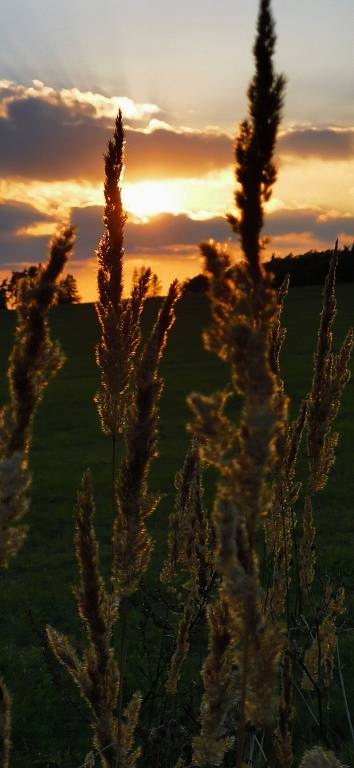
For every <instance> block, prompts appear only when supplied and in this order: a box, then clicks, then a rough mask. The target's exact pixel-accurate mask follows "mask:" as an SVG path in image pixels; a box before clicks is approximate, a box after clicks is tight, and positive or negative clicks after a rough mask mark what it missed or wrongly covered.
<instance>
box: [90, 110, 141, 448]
mask: <svg viewBox="0 0 354 768" xmlns="http://www.w3.org/2000/svg"><path fill="white" fill-rule="evenodd" d="M124 141H125V140H124V127H123V119H122V113H121V111H120V110H119V112H118V115H117V119H116V125H115V131H114V135H113V139H112V140H110V141H109V142H108V148H107V153H106V155H105V185H104V197H105V209H104V226H105V233H104V235H103V237H102V239H101V241H100V243H99V246H98V250H97V261H98V273H97V287H98V302H97V305H96V309H97V317H98V322H99V327H100V339H99V342H98V345H97V348H96V359H97V364H98V366H99V369H100V374H101V382H100V389H99V392H98V393H97V395H96V398H95V399H96V404H97V408H98V413H99V417H100V423H101V428H102V431H103V432H104V433H105V434H108V435H110V436H111V437H112V439H113V440H115V439H116V437H117V434H118V433H119V432H121V431H122V429H123V426H124V421H125V409H126V398H127V390H128V388H129V382H130V377H131V375H132V370H133V367H134V362H135V357H136V353H137V350H138V347H139V342H140V318H141V313H142V310H143V306H144V301H145V298H146V295H147V292H148V288H149V282H150V275H151V271H150V270H149V269H146V270H143V271H142V273H141V274H140V276H139V279H138V280H137V281H136V283H135V284H134V285H133V287H132V291H131V296H130V299H127V300H123V255H124V226H125V223H126V219H127V216H126V213H125V211H124V209H123V204H122V197H121V186H120V184H121V177H122V173H123V168H124Z"/></svg>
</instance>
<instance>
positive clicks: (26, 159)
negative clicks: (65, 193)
mask: <svg viewBox="0 0 354 768" xmlns="http://www.w3.org/2000/svg"><path fill="white" fill-rule="evenodd" d="M111 133H112V123H110V122H109V121H108V120H107V118H102V119H97V118H95V117H94V115H93V114H91V113H90V110H88V109H86V110H82V109H80V111H79V112H75V111H74V110H73V108H72V107H70V108H69V107H68V106H67V105H65V104H63V103H55V104H53V103H48V102H46V101H44V100H39V99H35V98H28V99H26V100H19V101H13V102H11V103H10V104H9V105H8V111H7V115H6V116H2V117H0V173H1V175H2V176H3V177H21V178H30V179H40V180H45V181H50V180H56V181H62V180H65V179H79V178H85V179H89V180H97V181H100V180H101V179H102V175H103V159H102V158H103V153H104V151H105V148H106V145H107V141H108V139H109V138H110V137H111ZM126 134H127V147H126V157H127V178H128V179H129V180H133V179H137V178H148V177H154V178H156V177H157V178H159V177H161V178H164V177H171V176H184V177H186V176H187V177H188V176H198V175H200V174H201V175H203V174H206V173H207V172H208V171H211V170H214V169H218V168H220V167H225V166H227V165H228V164H230V163H231V161H232V149H231V142H230V139H229V137H228V136H227V135H226V134H222V133H220V134H218V133H210V132H205V133H202V132H198V131H184V132H183V131H182V132H177V131H175V130H173V129H170V128H158V129H157V130H154V131H152V132H150V133H146V132H144V131H142V130H133V129H129V128H127V132H126Z"/></svg>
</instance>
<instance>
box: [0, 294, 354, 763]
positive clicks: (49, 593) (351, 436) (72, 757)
mask: <svg viewBox="0 0 354 768" xmlns="http://www.w3.org/2000/svg"><path fill="white" fill-rule="evenodd" d="M337 296H338V304H339V311H338V318H337V323H336V334H337V338H338V340H341V339H342V338H343V335H344V332H345V329H346V328H347V327H348V326H349V325H350V324H353V322H354V310H353V307H354V301H353V299H354V286H352V285H341V286H338V290H337ZM157 306H158V300H151V301H150V302H149V306H148V307H147V310H146V314H145V322H146V324H149V323H151V320H152V316H153V315H154V313H155V312H156V309H157ZM320 306H321V289H320V288H318V287H309V288H299V289H297V288H295V289H293V290H292V291H291V292H290V295H289V298H288V301H287V307H286V312H285V325H286V326H287V328H288V336H287V340H286V343H285V346H284V351H283V355H282V363H283V365H282V369H283V376H284V378H285V381H286V387H287V391H288V393H289V394H290V396H291V399H292V408H293V409H294V413H295V411H296V406H297V405H298V403H299V401H300V398H301V397H302V396H303V395H305V394H306V392H307V391H308V389H309V386H310V382H311V368H312V354H313V350H314V347H315V343H316V331H317V326H318V316H319V311H320ZM207 319H208V311H207V306H206V302H205V300H204V299H203V297H200V296H188V297H186V298H185V299H184V300H183V302H182V303H181V304H180V306H179V310H178V317H177V322H176V325H175V327H174V329H173V332H172V335H171V340H170V344H169V348H168V351H167V354H166V357H165V360H164V363H163V366H162V371H163V376H164V378H165V390H164V395H163V400H162V405H161V425H160V458H159V459H158V460H157V462H156V463H155V465H154V470H153V477H152V485H153V488H154V489H159V490H160V491H161V492H162V494H163V499H162V502H161V504H160V506H159V509H158V512H157V514H156V515H155V517H154V519H153V520H151V530H152V531H153V533H154V535H155V537H156V540H157V549H156V552H157V558H156V560H155V563H154V565H153V567H152V569H151V572H150V574H149V577H148V583H149V586H150V588H151V589H153V588H154V583H155V581H154V580H155V579H156V576H157V573H158V562H159V561H161V556H162V552H163V548H164V543H165V538H166V529H167V517H168V514H169V511H170V510H171V507H172V505H173V499H174V487H173V483H174V474H175V472H176V470H177V469H178V468H179V467H180V465H181V463H182V461H183V456H184V453H185V450H186V447H187V443H188V435H187V432H186V422H187V421H188V419H189V412H188V407H187V405H186V402H185V400H186V395H187V394H188V393H189V392H191V391H193V390H199V391H202V392H209V391H212V390H214V389H215V388H216V387H217V386H219V385H220V384H221V383H222V382H223V381H224V380H225V369H224V368H223V366H222V365H221V364H220V363H219V362H218V361H217V360H216V359H215V358H214V357H213V356H211V355H209V354H207V353H206V352H204V350H203V349H202V346H201V340H200V337H201V330H202V328H203V327H205V326H206V324H207ZM14 322H15V316H14V313H6V312H3V313H1V322H0V337H1V344H0V356H1V359H0V363H1V370H2V371H3V372H5V370H6V361H7V357H8V354H9V351H10V347H11V338H12V331H13V328H14ZM51 328H52V333H53V337H55V338H58V339H59V340H60V342H61V344H62V347H63V350H64V352H65V355H66V358H67V360H66V364H65V366H64V367H63V369H62V370H61V372H60V373H59V375H58V376H57V378H56V379H55V381H54V382H52V383H51V385H50V386H49V389H48V391H47V393H46V396H45V399H44V402H43V403H42V405H41V407H40V411H39V412H38V414H37V417H36V423H35V437H34V443H33V450H32V459H31V466H32V472H33V490H32V504H31V510H30V514H29V519H28V522H29V525H30V531H29V535H28V538H27V541H26V544H25V546H24V549H23V551H21V553H20V555H19V556H18V558H17V560H16V561H15V562H14V564H13V565H12V566H11V568H10V570H9V571H8V573H6V574H5V575H3V574H2V575H1V580H2V585H1V597H0V606H1V607H0V617H1V634H0V638H1V640H0V669H1V673H2V674H3V676H4V677H5V679H6V682H7V683H8V685H9V687H10V689H11V692H12V695H13V701H14V704H13V712H14V735H13V742H14V754H13V765H14V766H29V765H31V766H36V765H38V766H56V765H61V766H72V768H76V766H78V765H79V764H80V762H81V758H82V755H83V750H85V747H86V745H87V744H88V741H87V727H86V724H85V722H84V719H85V709H84V707H83V706H82V704H81V702H80V700H79V698H78V696H77V695H76V692H75V691H74V689H73V688H71V687H70V686H69V687H68V691H69V693H68V694H67V695H68V696H69V697H70V701H69V702H68V700H67V699H66V697H65V696H66V694H65V696H64V697H63V695H62V694H61V693H60V691H58V690H56V688H55V685H53V681H52V677H51V675H50V672H49V671H48V668H47V666H46V663H45V660H44V658H43V653H42V650H41V646H40V631H41V629H42V628H43V626H45V625H46V624H47V623H49V624H53V625H54V626H55V627H56V628H58V629H60V630H62V631H66V632H68V633H69V634H70V635H74V636H75V635H77V634H78V622H77V619H76V617H75V610H74V602H73V598H72V585H73V584H74V583H75V581H76V569H75V560H74V555H73V548H72V533H73V515H72V508H73V502H74V499H75V493H76V489H77V487H78V484H79V482H80V478H81V475H82V473H83V471H84V469H85V468H86V467H90V468H91V470H92V473H93V478H94V487H95V494H96V501H97V527H98V531H99V536H100V541H101V543H102V552H103V559H104V560H105V561H106V562H107V557H108V553H109V531H110V521H111V505H110V444H109V441H108V440H107V439H106V438H104V437H103V436H102V435H101V434H100V432H99V427H98V420H97V415H96V410H95V407H94V405H93V396H94V393H95V391H96V388H97V382H98V374H97V369H96V365H95V359H94V346H95V342H96V338H97V327H96V321H95V313H94V307H93V305H89V304H87V305H81V306H78V307H70V306H69V307H62V308H58V309H56V310H55V311H53V313H52V316H51ZM0 387H1V388H0V395H1V400H2V401H3V400H4V399H5V396H6V380H5V376H4V375H3V376H2V379H1V385H0ZM338 429H339V431H340V433H341V439H340V444H339V449H338V453H337V464H336V467H335V469H334V471H333V473H332V475H331V477H330V481H329V484H328V486H327V489H326V491H325V492H323V493H322V494H321V495H319V496H318V497H317V499H316V507H315V509H316V520H317V524H318V529H319V548H320V552H321V555H320V563H321V569H322V572H323V578H325V576H326V575H327V574H329V575H331V577H332V578H333V580H334V581H335V582H336V583H343V584H344V586H345V588H346V590H347V593H348V601H349V606H351V607H349V612H348V615H347V618H346V629H348V630H349V628H350V627H352V626H353V625H354V615H353V610H352V607H353V603H354V600H353V595H354V559H353V542H354V515H353V498H354V473H353V443H354V381H351V383H350V384H349V386H348V388H347V390H346V393H345V397H344V401H343V406H342V409H341V412H340V416H339V419H338ZM305 467H306V464H305V459H304V457H303V458H302V459H301V462H300V469H301V471H302V472H305ZM209 485H210V484H209ZM209 485H208V483H207V494H206V499H207V503H208V504H210V495H211V493H210V487H209ZM208 489H209V490H208ZM350 638H351V633H350V632H349V631H346V632H343V635H341V648H342V655H343V662H344V676H345V680H346V684H347V693H348V697H349V701H350V702H351V703H352V708H354V658H353V657H354V653H352V651H353V650H354V644H353V642H352V641H351V639H350ZM134 639H136V638H135V636H134V634H133V630H132V633H131V638H130V640H131V642H130V648H131V649H132V654H131V656H132V658H133V665H132V672H131V678H132V679H131V685H132V687H134V685H135V684H139V685H142V684H143V682H142V681H141V680H139V672H137V671H136V670H135V669H134V654H135V653H139V651H137V650H136V646H137V643H136V642H134ZM332 706H333V718H334V719H335V721H336V722H335V728H336V730H337V732H338V734H339V736H338V738H339V740H342V741H343V742H344V741H346V740H347V739H348V729H347V724H346V722H345V717H344V715H343V710H340V702H339V700H338V701H333V703H332ZM337 721H338V722H337ZM63 745H65V746H64V748H63Z"/></svg>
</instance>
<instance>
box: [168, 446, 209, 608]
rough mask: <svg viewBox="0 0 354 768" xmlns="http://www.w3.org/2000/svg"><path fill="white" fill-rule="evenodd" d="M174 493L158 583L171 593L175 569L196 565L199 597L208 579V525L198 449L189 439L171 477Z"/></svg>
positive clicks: (187, 569) (186, 569) (175, 573)
mask: <svg viewBox="0 0 354 768" xmlns="http://www.w3.org/2000/svg"><path fill="white" fill-rule="evenodd" d="M175 488H176V491H177V494H176V502H175V509H174V511H173V512H172V513H171V514H170V516H169V532H168V547H167V550H168V551H167V557H166V560H165V562H164V565H163V567H162V570H161V574H160V578H161V581H163V582H165V583H166V584H167V586H168V587H169V588H171V589H174V585H173V581H172V580H173V578H174V577H175V576H176V575H177V568H178V566H180V567H181V568H182V569H183V570H185V571H187V572H188V573H189V572H190V568H191V563H192V562H193V563H194V562H195V561H196V562H197V564H198V565H197V567H198V580H199V591H200V592H201V593H202V592H203V590H204V589H205V587H206V585H207V582H208V581H209V578H210V569H211V552H210V543H211V542H210V539H211V534H210V525H209V520H208V516H207V514H206V511H205V508H204V504H203V494H204V489H203V483H202V465H201V458H200V448H199V445H198V441H197V439H196V438H195V437H193V439H192V441H191V444H190V446H189V448H188V451H187V454H186V457H185V460H184V463H183V467H182V469H181V470H180V472H178V473H177V475H176V477H175Z"/></svg>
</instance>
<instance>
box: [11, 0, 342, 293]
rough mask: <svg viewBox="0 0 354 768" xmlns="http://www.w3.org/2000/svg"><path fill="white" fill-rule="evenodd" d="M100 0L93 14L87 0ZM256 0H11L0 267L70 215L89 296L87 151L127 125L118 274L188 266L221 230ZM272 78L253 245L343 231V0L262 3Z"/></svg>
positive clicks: (98, 193)
mask: <svg viewBox="0 0 354 768" xmlns="http://www.w3.org/2000/svg"><path fill="white" fill-rule="evenodd" d="M102 8H104V11H102ZM257 8H258V2H257V0H179V2H177V3H175V2H173V3H172V2H170V1H169V0H167V1H166V0H164V1H163V0H150V2H146V0H129V2H127V3H123V2H119V1H118V0H105V1H104V3H101V2H98V0H70V2H69V0H60V2H59V0H11V3H10V2H7V3H6V4H5V3H4V4H3V7H2V19H1V22H2V46H1V51H0V272H1V275H5V274H6V273H8V272H9V271H11V270H12V269H15V268H16V269H17V268H19V267H20V266H22V265H25V264H29V263H37V262H38V261H40V260H43V258H44V257H45V252H46V246H47V242H48V238H49V237H50V235H51V233H52V232H53V231H54V229H55V226H56V224H57V222H59V221H61V220H63V218H66V217H68V216H71V218H72V221H73V222H74V224H76V225H77V227H78V240H77V247H76V253H75V257H74V260H73V262H72V264H71V265H70V267H69V270H70V271H71V272H74V274H75V275H76V277H77V278H78V282H79V289H80V292H81V294H82V296H83V298H84V300H93V299H94V298H95V248H96V245H97V241H98V238H99V236H100V234H101V231H102V223H101V222H102V199H103V198H102V187H103V184H102V182H103V159H102V158H103V153H104V151H105V146H106V142H107V139H108V138H109V137H110V135H111V132H112V126H113V120H114V116H115V114H116V112H117V109H118V107H121V108H122V110H123V115H124V117H125V125H126V133H127V150H126V163H127V165H126V171H125V177H124V200H125V205H126V207H127V209H128V212H129V221H128V224H127V230H126V255H127V267H126V277H127V281H128V282H129V280H130V275H131V272H132V271H133V269H134V267H135V266H137V265H138V266H140V265H141V264H145V265H148V264H150V265H151V267H152V268H153V270H154V271H156V272H157V273H158V274H159V276H160V277H161V278H162V281H163V283H164V285H166V284H167V281H168V280H169V279H170V278H171V277H174V276H175V275H176V276H178V277H180V278H184V277H186V276H191V275H193V274H196V273H197V272H198V271H200V262H199V253H198V243H199V242H200V241H201V240H202V239H206V238H209V237H214V238H216V239H218V240H221V241H225V240H227V239H228V238H229V236H230V233H229V229H228V226H227V225H226V223H225V220H224V213H225V212H226V211H229V210H231V208H232V206H233V187H234V182H233V173H232V160H233V157H232V139H233V136H234V134H235V131H236V127H237V124H238V122H239V121H240V120H241V119H242V118H243V117H244V116H245V115H246V111H247V101H246V90H247V86H248V82H249V80H250V77H251V74H252V54H251V49H252V45H253V40H254V34H255V21H256V16H257ZM273 11H274V16H275V19H276V23H277V34H278V44H277V57H276V65H277V70H278V71H279V72H283V73H285V75H286V77H287V80H288V83H287V91H286V103H285V109H284V119H283V126H282V131H281V135H280V138H279V142H278V151H277V163H278V167H279V179H278V182H277V184H276V187H275V189H274V195H273V199H272V201H271V203H270V205H269V212H268V217H267V225H266V234H267V235H268V236H269V238H270V239H269V243H268V245H267V254H268V255H269V256H270V255H271V254H272V253H273V252H275V253H276V254H277V255H280V254H287V253H289V252H290V251H291V252H293V253H301V252H304V251H305V250H309V249H310V248H316V249H323V248H324V247H327V246H330V245H332V244H333V242H334V240H335V238H336V237H337V236H339V237H340V239H341V243H342V244H345V243H351V242H352V241H353V239H354V78H353V45H352V38H353V30H354V3H353V0H306V1H305V0H296V2H295V1H294V0H274V2H273Z"/></svg>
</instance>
